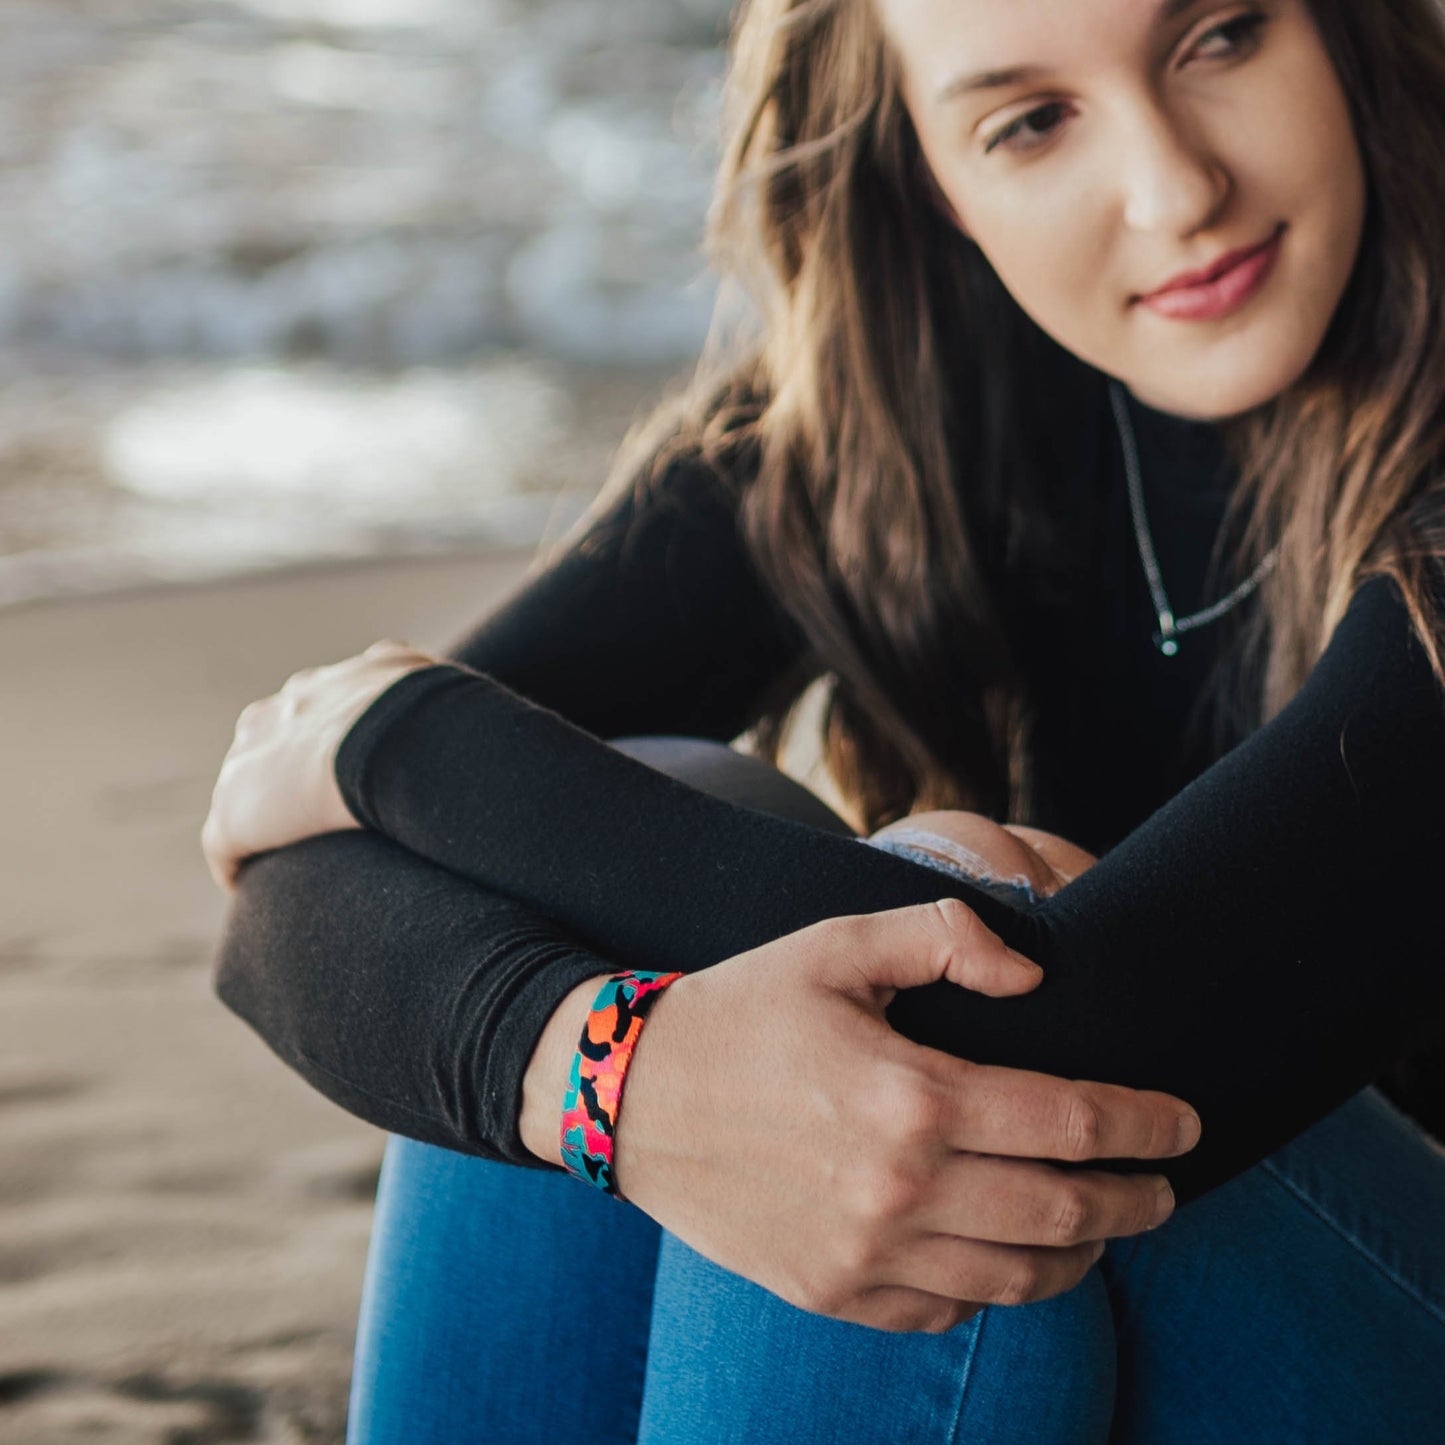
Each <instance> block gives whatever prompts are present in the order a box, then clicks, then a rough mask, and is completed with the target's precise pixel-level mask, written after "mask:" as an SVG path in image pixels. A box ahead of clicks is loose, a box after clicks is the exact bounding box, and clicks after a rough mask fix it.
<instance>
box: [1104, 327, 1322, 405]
mask: <svg viewBox="0 0 1445 1445" xmlns="http://www.w3.org/2000/svg"><path fill="white" fill-rule="evenodd" d="M1318 349H1319V342H1318V341H1315V342H1314V343H1313V345H1311V346H1308V347H1306V346H1303V345H1301V346H1297V347H1293V348H1290V347H1285V348H1281V349H1280V351H1279V352H1278V353H1271V354H1268V355H1263V354H1261V353H1260V352H1259V350H1258V349H1257V348H1256V349H1255V350H1254V351H1253V353H1252V354H1247V355H1243V356H1241V355H1237V354H1231V352H1232V348H1228V347H1223V348H1219V349H1218V350H1217V353H1216V354H1215V355H1212V356H1209V357H1207V358H1204V359H1202V360H1201V359H1196V363H1195V364H1194V365H1186V366H1182V367H1180V368H1179V370H1178V371H1177V372H1175V371H1172V370H1171V368H1169V367H1167V366H1164V365H1161V364H1160V360H1161V359H1160V358H1159V357H1158V356H1155V357H1153V358H1151V364H1150V365H1148V366H1141V367H1138V368H1136V378H1137V379H1136V378H1131V377H1128V376H1123V377H1121V378H1120V379H1121V380H1122V381H1123V382H1124V384H1125V385H1126V386H1128V388H1129V390H1130V391H1131V392H1133V394H1134V395H1135V396H1136V397H1137V398H1138V399H1139V400H1140V401H1142V402H1143V403H1144V404H1145V405H1146V406H1152V407H1154V408H1155V410H1157V411H1165V412H1172V413H1174V414H1176V415H1178V416H1184V417H1189V418H1191V419H1193V420H1196V421H1224V420H1226V419H1227V418H1229V417H1234V416H1242V415H1243V414H1244V413H1246V412H1250V411H1254V410H1255V409H1256V408H1257V407H1261V406H1265V405H1266V404H1267V403H1269V402H1271V401H1273V400H1274V399H1275V397H1277V396H1279V395H1280V393H1281V392H1284V391H1287V390H1288V389H1289V388H1290V387H1291V386H1293V385H1294V384H1295V382H1297V381H1298V380H1299V379H1300V377H1302V376H1303V375H1304V374H1305V372H1306V371H1307V370H1308V369H1309V366H1310V362H1311V361H1312V360H1313V359H1314V356H1315V353H1316V351H1317V350H1318Z"/></svg>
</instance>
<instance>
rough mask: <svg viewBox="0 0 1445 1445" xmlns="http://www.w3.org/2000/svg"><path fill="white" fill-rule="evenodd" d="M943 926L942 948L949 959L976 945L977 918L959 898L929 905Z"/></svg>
mask: <svg viewBox="0 0 1445 1445" xmlns="http://www.w3.org/2000/svg"><path fill="white" fill-rule="evenodd" d="M930 907H931V908H932V909H933V912H934V913H935V915H936V916H937V917H938V918H939V919H940V921H941V922H942V924H943V948H944V951H945V953H947V954H948V955H949V957H950V959H951V958H952V957H953V956H956V955H961V954H966V953H967V952H968V951H969V950H970V949H971V948H972V947H973V946H974V944H975V943H976V941H977V938H978V930H979V926H980V925H979V917H978V914H976V913H975V912H974V911H973V909H971V908H970V907H969V906H968V904H966V903H965V902H964V901H963V900H962V899H961V898H939V899H935V900H934V902H933V903H932V904H931V905H930Z"/></svg>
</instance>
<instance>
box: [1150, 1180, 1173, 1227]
mask: <svg viewBox="0 0 1445 1445" xmlns="http://www.w3.org/2000/svg"><path fill="white" fill-rule="evenodd" d="M1173 1213H1174V1188H1173V1186H1172V1185H1171V1184H1170V1183H1169V1181H1168V1180H1167V1179H1161V1180H1160V1181H1159V1199H1158V1202H1157V1204H1156V1205H1155V1214H1154V1223H1155V1224H1163V1223H1164V1221H1165V1220H1166V1219H1168V1218H1169V1216H1170V1215H1171V1214H1173Z"/></svg>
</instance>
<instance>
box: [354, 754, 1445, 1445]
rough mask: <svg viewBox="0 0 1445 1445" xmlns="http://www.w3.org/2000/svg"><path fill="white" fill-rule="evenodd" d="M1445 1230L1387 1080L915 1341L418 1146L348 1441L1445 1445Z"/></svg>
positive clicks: (386, 1217) (1435, 1180) (1439, 1158)
mask: <svg viewBox="0 0 1445 1445" xmlns="http://www.w3.org/2000/svg"><path fill="white" fill-rule="evenodd" d="M753 761H755V760H753ZM723 766H724V770H725V771H729V770H731V769H732V765H731V764H729V763H727V762H726V760H723ZM680 775H681V774H680ZM690 780H691V781H694V782H698V783H699V785H700V786H701V785H704V783H702V782H699V779H698V777H697V776H696V775H694V776H693V777H691V778H690ZM757 781H758V777H757V775H756V774H754V775H753V782H754V783H756V782H757ZM762 781H763V782H764V783H765V784H766V781H767V780H766V779H763V780H762ZM744 791H746V789H744ZM764 791H766V788H765V789H764ZM733 796H737V794H733ZM809 797H810V798H811V795H809ZM744 800H745V801H752V802H758V799H757V798H748V799H744ZM811 801H812V803H816V802H817V800H816V799H812V800H811ZM763 805H765V806H766V804H763ZM810 820H811V819H810ZM844 826H846V825H844ZM819 1223H820V1228H822V1227H826V1220H820V1222H819ZM1442 1225H1445V1152H1442V1151H1440V1150H1439V1149H1437V1148H1436V1147H1435V1146H1434V1145H1433V1144H1432V1143H1431V1142H1430V1141H1429V1140H1428V1139H1427V1137H1426V1136H1425V1135H1424V1134H1423V1133H1422V1132H1421V1131H1420V1130H1419V1129H1417V1128H1416V1127H1415V1126H1414V1125H1413V1124H1412V1123H1411V1122H1410V1121H1409V1120H1408V1119H1406V1118H1405V1117H1404V1116H1403V1115H1401V1114H1400V1113H1399V1112H1398V1111H1396V1110H1395V1109H1394V1108H1393V1107H1392V1106H1391V1105H1390V1104H1389V1103H1388V1102H1387V1101H1386V1100H1385V1099H1384V1098H1383V1096H1382V1095H1380V1094H1379V1093H1378V1091H1376V1090H1374V1089H1366V1090H1364V1091H1362V1092H1361V1093H1359V1094H1357V1095H1356V1096H1355V1097H1354V1098H1353V1099H1351V1100H1349V1101H1348V1102H1347V1103H1346V1104H1345V1105H1343V1106H1342V1107H1341V1108H1339V1109H1338V1110H1336V1111H1335V1112H1334V1113H1333V1114H1330V1115H1329V1116H1328V1117H1326V1118H1325V1119H1323V1120H1321V1121H1320V1122H1319V1123H1318V1124H1316V1125H1315V1126H1314V1127H1313V1128H1311V1129H1309V1130H1307V1131H1305V1132H1304V1133H1303V1134H1301V1135H1299V1136H1298V1137H1297V1138H1295V1139H1293V1140H1291V1141H1290V1143H1288V1144H1287V1145H1285V1147H1284V1148H1282V1149H1280V1150H1278V1151H1277V1152H1276V1153H1274V1154H1272V1155H1270V1156H1269V1158H1267V1159H1265V1160H1264V1161H1263V1162H1261V1163H1260V1164H1258V1165H1257V1166H1255V1167H1254V1168H1253V1169H1250V1170H1248V1171H1246V1172H1245V1173H1243V1174H1241V1175H1240V1176H1238V1177H1237V1178H1236V1179H1234V1180H1231V1181H1230V1182H1229V1183H1227V1184H1225V1185H1223V1186H1221V1187H1220V1188H1218V1189H1215V1190H1213V1191H1211V1192H1210V1193H1209V1194H1207V1195H1205V1196H1203V1197H1202V1198H1200V1199H1198V1200H1195V1201H1194V1202H1192V1203H1191V1204H1188V1205H1185V1206H1183V1207H1182V1208H1180V1209H1179V1210H1178V1211H1177V1212H1176V1213H1175V1215H1174V1216H1173V1217H1172V1218H1171V1219H1170V1220H1169V1221H1168V1222H1167V1223H1166V1224H1164V1225H1162V1226H1161V1227H1160V1228H1159V1229H1157V1230H1155V1231H1153V1232H1151V1233H1148V1234H1144V1235H1140V1236H1138V1237H1135V1238H1127V1239H1118V1240H1113V1241H1111V1242H1110V1243H1109V1245H1108V1247H1107V1249H1106V1250H1105V1252H1104V1255H1103V1258H1102V1259H1101V1260H1100V1262H1099V1264H1098V1265H1097V1266H1096V1267H1095V1268H1094V1269H1093V1270H1091V1271H1090V1273H1089V1274H1088V1275H1087V1276H1086V1277H1085V1279H1084V1280H1083V1282H1082V1283H1081V1284H1079V1285H1078V1286H1077V1287H1076V1288H1074V1289H1073V1290H1070V1291H1069V1292H1068V1293H1067V1294H1064V1295H1060V1296H1058V1297H1056V1298H1054V1299H1051V1300H1045V1301H1042V1302H1040V1303H1037V1304H1030V1305H1023V1306H1015V1307H1011V1308H1006V1307H1002V1306H990V1307H988V1308H986V1309H984V1310H983V1311H982V1312H981V1313H979V1314H977V1315H976V1316H974V1318H973V1319H971V1320H969V1321H967V1322H966V1323H964V1324H962V1325H959V1326H957V1327H956V1328H955V1329H953V1330H951V1331H949V1332H948V1333H947V1334H944V1335H927V1334H895V1333H888V1332H884V1331H880V1330H873V1329H869V1328H867V1327H865V1326H862V1325H855V1324H849V1323H846V1322H843V1321H839V1320H833V1319H828V1318H825V1317H823V1316H820V1315H814V1314H809V1313H807V1312H806V1311H803V1310H800V1309H797V1308H795V1307H794V1306H792V1305H789V1304H786V1303H784V1302H783V1301H782V1300H780V1299H778V1298H777V1297H776V1296H774V1295H772V1294H770V1293H768V1292H767V1291H766V1290H764V1289H762V1288H761V1287H759V1286H757V1285H754V1284H752V1283H751V1282H749V1281H747V1280H745V1279H742V1278H740V1277H739V1276H737V1275H734V1274H732V1273H730V1272H729V1271H727V1270H725V1269H722V1268H721V1267H719V1266H718V1265H715V1264H713V1263H712V1262H711V1261H709V1260H707V1259H705V1258H703V1257H702V1256H701V1255H699V1254H697V1253H696V1252H694V1251H693V1250H691V1249H690V1248H688V1246H687V1245H685V1244H683V1243H682V1242H681V1241H679V1240H678V1239H677V1238H675V1237H674V1236H673V1235H671V1234H669V1233H668V1232H667V1231H665V1230H663V1229H661V1228H660V1227H659V1226H658V1225H657V1224H656V1223H655V1222H654V1221H653V1220H651V1219H650V1218H649V1217H648V1216H646V1215H645V1214H643V1213H642V1212H641V1211H640V1210H638V1209H636V1208H634V1207H633V1206H632V1205H630V1204H626V1203H623V1202H620V1201H618V1200H614V1199H611V1198H609V1197H607V1196H606V1195H604V1194H602V1193H600V1192H599V1191H597V1190H595V1189H591V1188H589V1187H588V1186H586V1185H584V1184H582V1183H580V1182H579V1181H577V1180H575V1179H572V1178H571V1177H570V1176H567V1175H563V1174H560V1173H556V1172H542V1171H538V1170H526V1169H520V1168H516V1167H515V1166H511V1165H506V1164H497V1163H492V1162H490V1161H487V1160H481V1159H476V1158H473V1157H471V1156H469V1155H463V1154H458V1153H454V1152H452V1151H449V1150H445V1149H439V1148H436V1147H434V1146H432V1145H428V1144H422V1143H418V1142H416V1141H414V1140H410V1139H403V1138H398V1137H393V1138H391V1139H390V1140H389V1141H388V1144H387V1149H386V1157H385V1160H384V1163H383V1167H382V1175H381V1183H380V1188H379V1190H378V1194H377V1206H376V1218H375V1224H374V1227H373V1233H372V1243H371V1253H370V1257H369V1259H368V1262H367V1271H366V1280H365V1286H364V1292H363V1298H362V1307H361V1318H360V1323H359V1328H358V1334H357V1342H356V1359H355V1369H354V1373H353V1378H352V1390H351V1411H350V1420H349V1426H348V1434H347V1440H348V1445H383V1442H385V1445H392V1442H405V1445H443V1442H445V1445H456V1442H463V1441H485V1442H488V1445H513V1442H516V1445H550V1442H558V1445H565V1442H572V1441H576V1442H579V1445H583V1442H585V1445H613V1442H627V1445H634V1442H641V1445H704V1442H705V1445H766V1442H770V1441H775V1440H777V1441H786V1442H787V1445H837V1442H848V1445H873V1442H885V1441H888V1442H893V1441H897V1442H910V1445H912V1442H919V1445H933V1442H939V1445H942V1442H950V1445H952V1442H963V1441H986V1442H1013V1441H1018V1442H1028V1445H1050V1442H1070V1445H1074V1442H1079V1445H1084V1442H1094V1441H1099V1442H1103V1441H1112V1442H1180V1445H1185V1442H1187V1445H1215V1442H1218V1445H1245V1442H1251V1441H1259V1442H1266V1441H1268V1442H1271V1445H1276V1442H1292V1441H1299V1442H1309V1445H1331V1442H1336V1441H1337V1442H1340V1445H1346V1442H1348V1445H1369V1442H1376V1441H1378V1442H1380V1445H1386V1442H1389V1445H1402V1442H1413V1441H1425V1440H1431V1439H1439V1438H1441V1430H1442V1422H1445V1388H1442V1380H1445V1231H1442Z"/></svg>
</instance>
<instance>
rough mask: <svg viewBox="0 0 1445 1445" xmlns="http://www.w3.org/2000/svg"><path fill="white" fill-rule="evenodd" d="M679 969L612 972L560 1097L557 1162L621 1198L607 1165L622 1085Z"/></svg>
mask: <svg viewBox="0 0 1445 1445" xmlns="http://www.w3.org/2000/svg"><path fill="white" fill-rule="evenodd" d="M681 977H682V974H681V973H680V972H679V973H648V972H644V971H641V970H629V971H628V972H626V973H617V974H613V976H612V977H611V978H609V979H608V980H607V981H606V982H605V983H604V984H603V985H602V987H601V988H600V989H599V990H598V992H597V997H596V998H595V999H593V1001H592V1008H591V1010H590V1011H589V1013H588V1015H587V1021H586V1023H584V1024H583V1025H582V1037H581V1038H580V1039H579V1040H578V1043H577V1052H576V1053H575V1054H574V1055H573V1056H572V1072H571V1074H570V1075H569V1076H568V1079H567V1093H566V1096H565V1098H564V1099H563V1100H562V1162H563V1164H565V1165H566V1166H567V1168H568V1170H570V1171H571V1173H573V1174H575V1175H576V1176H577V1177H578V1178H579V1179H581V1180H584V1181H585V1182H586V1183H588V1184H593V1185H596V1187H597V1188H598V1189H601V1190H602V1191H603V1192H604V1193H606V1194H611V1195H613V1196H614V1197H616V1198H618V1199H620V1198H621V1197H622V1194H621V1191H620V1190H619V1189H618V1188H617V1180H616V1177H615V1175H614V1172H613V1166H612V1150H613V1144H614V1141H615V1139H616V1135H617V1112H618V1110H619V1109H620V1108H621V1106H622V1083H623V1079H624V1077H625V1075H626V1073H627V1066H628V1064H630V1063H631V1062H632V1051H633V1049H635V1048H636V1047H637V1039H638V1035H639V1034H641V1032H642V1024H643V1020H644V1019H646V1017H647V1015H648V1013H649V1012H650V1011H651V1009H652V1006H653V1004H655V1003H656V1002H657V1000H658V998H659V996H660V995H661V993H662V991H663V989H665V988H666V987H667V986H668V984H670V983H672V982H673V981H674V980H676V979H679V978H681Z"/></svg>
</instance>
